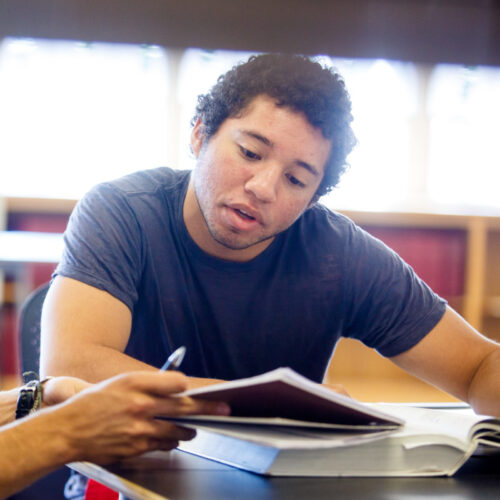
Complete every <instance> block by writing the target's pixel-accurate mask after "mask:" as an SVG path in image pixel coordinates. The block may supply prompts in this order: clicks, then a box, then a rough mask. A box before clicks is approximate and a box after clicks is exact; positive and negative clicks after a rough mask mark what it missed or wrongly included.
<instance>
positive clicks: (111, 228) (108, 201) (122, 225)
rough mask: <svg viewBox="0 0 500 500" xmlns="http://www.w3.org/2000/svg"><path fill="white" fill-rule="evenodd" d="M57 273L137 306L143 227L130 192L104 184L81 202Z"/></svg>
mask: <svg viewBox="0 0 500 500" xmlns="http://www.w3.org/2000/svg"><path fill="white" fill-rule="evenodd" d="M64 243H65V248H64V251H63V255H62V258H61V261H60V263H59V265H58V266H57V269H56V270H55V272H54V277H55V276H57V275H61V276H66V277H69V278H73V279H75V280H78V281H81V282H83V283H86V284H87V285H90V286H93V287H96V288H99V289H101V290H105V291H107V292H108V293H110V294H111V295H113V296H114V297H116V298H117V299H119V300H121V301H122V302H123V303H125V304H126V305H127V306H128V307H129V308H130V310H133V306H134V303H135V302H136V301H137V288H138V283H139V280H140V276H141V270H142V267H143V253H144V252H143V251H142V243H141V231H140V227H139V224H138V222H137V219H136V216H135V214H134V213H133V211H132V210H131V207H130V206H129V204H128V202H127V199H126V197H125V196H124V195H123V194H122V193H121V192H120V191H119V190H117V189H116V188H114V187H113V186H111V185H108V184H100V185H99V186H97V187H95V188H94V189H92V190H91V191H89V193H87V194H86V195H85V196H84V197H83V198H82V199H81V200H80V201H79V202H78V204H77V205H76V207H75V209H74V211H73V213H72V214H71V217H70V220H69V223H68V227H67V229H66V231H65V233H64Z"/></svg>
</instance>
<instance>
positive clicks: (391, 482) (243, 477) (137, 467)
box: [72, 450, 500, 500]
mask: <svg viewBox="0 0 500 500" xmlns="http://www.w3.org/2000/svg"><path fill="white" fill-rule="evenodd" d="M72 466H75V467H76V468H78V470H80V472H83V473H85V474H86V475H88V476H90V477H93V478H94V479H97V480H100V481H101V482H105V483H107V484H108V485H109V486H111V487H113V486H115V488H116V485H117V483H116V480H117V479H118V480H120V479H125V480H126V481H125V482H126V484H128V485H132V486H133V488H134V489H135V487H137V489H136V490H135V495H134V498H144V499H147V498H159V497H158V496H156V495H151V496H149V495H148V491H150V492H154V493H156V494H157V495H160V498H161V497H164V498H168V499H172V500H193V499H196V500H198V499H204V500H225V499H228V500H229V499H238V500H240V499H241V500H246V499H249V500H250V499H272V500H275V499H287V500H294V499H326V498H335V499H339V498H369V499H379V498H380V499H392V498H394V499H396V498H397V499H418V498H426V499H432V498H446V499H455V498H479V499H485V498H486V499H489V498H497V499H500V453H499V452H496V453H494V454H490V455H484V456H473V457H471V458H470V459H469V460H468V461H467V462H466V463H465V464H464V465H463V466H462V468H461V469H460V470H459V471H458V472H457V473H456V474H455V475H454V476H453V477H393V478H390V477H372V478H370V477H365V478H353V477H340V478H338V477H337V478H336V477H333V478H324V477H319V478H314V477H264V476H259V475H256V474H252V473H250V472H245V471H241V470H238V469H235V468H233V467H229V466H225V465H223V464H219V463H217V462H213V461H210V460H206V459H203V458H199V457H196V456H193V455H189V454H187V453H184V452H181V451H177V450H174V451H172V452H169V453H158V452H157V453H151V454H147V455H145V456H143V457H140V458H136V459H131V460H128V461H126V462H123V463H122V464H120V465H112V466H107V467H105V468H100V467H98V466H94V465H90V464H72ZM127 492H128V495H127ZM122 493H124V494H125V495H126V496H130V493H131V490H128V491H127V490H126V489H125V490H124V491H122Z"/></svg>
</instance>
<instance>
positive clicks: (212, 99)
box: [192, 54, 356, 199]
mask: <svg viewBox="0 0 500 500" xmlns="http://www.w3.org/2000/svg"><path fill="white" fill-rule="evenodd" d="M258 95H268V96H269V97H271V98H273V99H275V100H276V104H277V105H278V106H286V107H288V108H290V109H292V110H294V111H298V112H302V113H304V115H305V116H306V117H307V120H308V121H309V123H310V124H311V125H313V126H314V127H316V128H319V129H320V130H321V132H322V134H323V136H324V137H325V138H326V139H331V140H332V151H331V154H330V157H329V159H328V161H327V164H326V166H325V173H324V176H323V179H322V181H321V184H320V185H319V187H318V190H317V191H316V194H315V198H316V199H317V198H319V197H320V196H323V195H324V194H326V193H328V191H330V190H331V189H332V188H333V187H335V186H336V185H337V184H338V182H339V180H340V176H341V174H342V173H343V172H344V171H345V169H346V167H347V163H346V158H347V155H348V154H349V153H350V152H351V150H352V149H353V147H354V145H355V144H356V138H355V136H354V133H353V131H352V129H351V122H352V114H351V99H350V97H349V94H348V92H347V90H346V88H345V84H344V81H343V79H342V77H341V76H340V75H339V74H338V73H336V72H335V71H334V70H332V69H330V68H327V67H323V66H321V64H319V63H317V62H314V61H313V60H311V59H310V58H308V57H305V56H301V55H288V54H262V55H258V56H251V57H250V58H249V59H248V61H247V62H244V63H241V64H239V65H236V66H234V67H233V68H232V69H231V70H229V71H228V72H227V73H225V74H223V75H221V76H220V77H219V78H218V80H217V83H216V84H215V85H214V86H213V87H212V89H211V90H210V91H209V92H208V93H207V94H204V95H200V96H199V97H198V105H197V106H196V114H195V116H194V118H193V120H192V124H194V123H195V122H196V120H197V119H198V118H200V119H201V122H202V123H203V127H204V133H205V140H208V139H210V137H212V136H213V135H214V134H215V133H216V132H217V130H218V129H219V127H220V126H221V124H222V123H223V122H224V120H225V119H226V118H228V117H235V116H237V115H238V114H239V113H240V112H241V111H242V110H244V109H245V107H246V106H247V105H248V104H250V101H252V99H254V98H255V97H257V96H258Z"/></svg>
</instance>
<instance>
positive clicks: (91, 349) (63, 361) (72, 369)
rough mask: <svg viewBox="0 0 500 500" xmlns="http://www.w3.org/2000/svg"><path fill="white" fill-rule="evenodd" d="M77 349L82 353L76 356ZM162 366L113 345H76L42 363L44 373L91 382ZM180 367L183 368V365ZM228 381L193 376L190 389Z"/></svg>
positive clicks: (43, 375) (189, 380) (190, 379)
mask: <svg viewBox="0 0 500 500" xmlns="http://www.w3.org/2000/svg"><path fill="white" fill-rule="evenodd" d="M75 353H78V355H77V356H75ZM139 370H153V371H154V370H158V368H156V367H154V366H151V365H148V364H146V363H143V362H142V361H139V360H137V359H134V358H132V357H130V356H128V355H127V354H124V353H122V352H119V351H117V350H115V349H111V348H109V347H101V346H85V347H81V348H75V349H72V354H71V355H61V354H59V355H58V356H54V357H53V358H52V359H50V360H45V361H43V358H42V363H41V372H42V374H41V376H42V377H45V376H47V375H51V376H59V375H69V376H72V377H79V378H82V379H84V380H86V381H88V382H100V381H101V380H104V379H106V378H110V377H113V376H114V375H118V374H120V373H126V372H132V371H139ZM179 371H181V372H182V366H181V367H180V369H179ZM220 382H224V381H223V380H219V379H212V378H198V377H189V378H188V384H189V387H188V388H189V389H195V388H197V387H204V386H206V385H212V384H217V383H220Z"/></svg>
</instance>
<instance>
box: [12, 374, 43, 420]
mask: <svg viewBox="0 0 500 500" xmlns="http://www.w3.org/2000/svg"><path fill="white" fill-rule="evenodd" d="M40 405H41V390H40V382H39V381H38V380H31V381H30V382H28V383H27V384H26V385H23V386H22V387H21V389H19V396H18V398H17V408H16V419H18V418H23V417H25V416H26V415H29V414H30V413H31V412H33V411H35V410H37V409H38V408H39V407H40Z"/></svg>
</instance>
